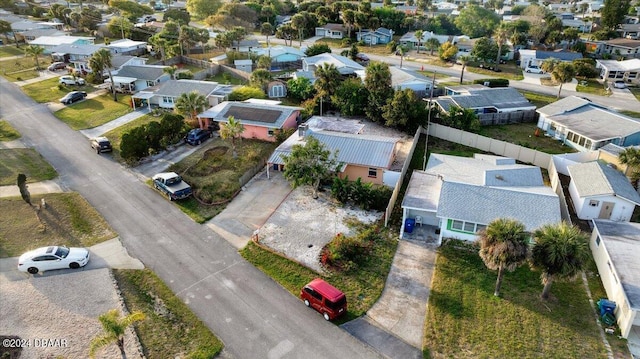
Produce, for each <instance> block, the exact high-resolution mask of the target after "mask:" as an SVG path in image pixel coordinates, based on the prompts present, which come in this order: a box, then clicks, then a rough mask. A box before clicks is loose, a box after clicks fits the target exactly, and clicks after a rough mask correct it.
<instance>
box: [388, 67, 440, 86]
mask: <svg viewBox="0 0 640 359" xmlns="http://www.w3.org/2000/svg"><path fill="white" fill-rule="evenodd" d="M389 72H391V86H392V87H396V86H399V85H402V84H403V83H405V82H407V81H422V82H424V83H426V84H431V82H432V80H431V79H429V78H427V77H426V76H424V75H421V74H419V73H417V72H415V71H411V70H407V69H401V68H399V67H395V66H389Z"/></svg>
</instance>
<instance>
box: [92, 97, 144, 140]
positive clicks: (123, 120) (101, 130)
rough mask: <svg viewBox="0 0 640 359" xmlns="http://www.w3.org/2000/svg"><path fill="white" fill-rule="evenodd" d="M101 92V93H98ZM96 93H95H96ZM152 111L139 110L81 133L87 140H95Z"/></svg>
mask: <svg viewBox="0 0 640 359" xmlns="http://www.w3.org/2000/svg"><path fill="white" fill-rule="evenodd" d="M97 92H100V91H97ZM94 93H95V92H94ZM94 93H91V95H93V94H94ZM91 95H89V96H87V98H91V97H95V96H91ZM96 96H100V95H96ZM149 112H150V111H149V109H148V108H146V107H145V108H143V109H139V110H136V111H133V112H129V113H128V114H126V115H124V116H122V117H118V118H116V119H115V120H113V121H110V122H107V123H105V124H104V125H101V126H98V127H94V128H88V129H86V130H80V133H82V134H83V135H85V136H87V138H94V137H98V136H101V135H103V134H105V133H107V132H109V131H111V130H113V129H116V128H118V127H120V126H123V125H126V124H127V123H129V122H131V121H133V120H136V119H138V118H140V117H142V116H144V115H146V114H148V113H149Z"/></svg>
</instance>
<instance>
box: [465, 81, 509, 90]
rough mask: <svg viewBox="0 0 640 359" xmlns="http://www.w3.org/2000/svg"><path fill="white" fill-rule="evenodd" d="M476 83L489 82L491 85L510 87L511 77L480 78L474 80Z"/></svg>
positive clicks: (492, 86)
mask: <svg viewBox="0 0 640 359" xmlns="http://www.w3.org/2000/svg"><path fill="white" fill-rule="evenodd" d="M473 83H474V84H480V85H484V84H485V83H489V87H491V88H494V87H509V79H478V80H474V81H473Z"/></svg>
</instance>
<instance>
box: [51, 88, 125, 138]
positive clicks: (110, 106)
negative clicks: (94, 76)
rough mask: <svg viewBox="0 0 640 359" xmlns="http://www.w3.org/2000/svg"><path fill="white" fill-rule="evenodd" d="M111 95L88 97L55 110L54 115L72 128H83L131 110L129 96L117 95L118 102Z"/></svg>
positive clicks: (101, 122)
mask: <svg viewBox="0 0 640 359" xmlns="http://www.w3.org/2000/svg"><path fill="white" fill-rule="evenodd" d="M112 96H113V95H112V94H110V93H106V94H104V95H101V96H98V97H95V98H92V99H88V100H85V101H82V102H78V103H75V104H73V105H69V106H65V108H63V109H62V110H59V111H56V112H55V113H54V116H56V117H57V118H59V119H60V120H62V121H63V122H65V123H66V124H68V125H69V127H71V128H72V129H74V130H83V129H86V128H93V127H96V126H100V125H103V124H105V123H107V122H109V121H112V120H115V119H116V118H118V117H120V116H124V115H126V114H128V113H129V112H131V111H133V109H132V108H131V105H130V103H131V96H129V95H126V96H123V95H118V102H115V101H113V97H112Z"/></svg>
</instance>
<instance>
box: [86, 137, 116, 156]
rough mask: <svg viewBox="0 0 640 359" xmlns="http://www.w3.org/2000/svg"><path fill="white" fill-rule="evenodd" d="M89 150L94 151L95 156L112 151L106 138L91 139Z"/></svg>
mask: <svg viewBox="0 0 640 359" xmlns="http://www.w3.org/2000/svg"><path fill="white" fill-rule="evenodd" d="M91 148H93V150H94V151H96V153H97V154H101V153H102V152H111V151H113V148H112V147H111V142H110V141H109V139H108V138H106V137H96V138H93V139H91Z"/></svg>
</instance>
